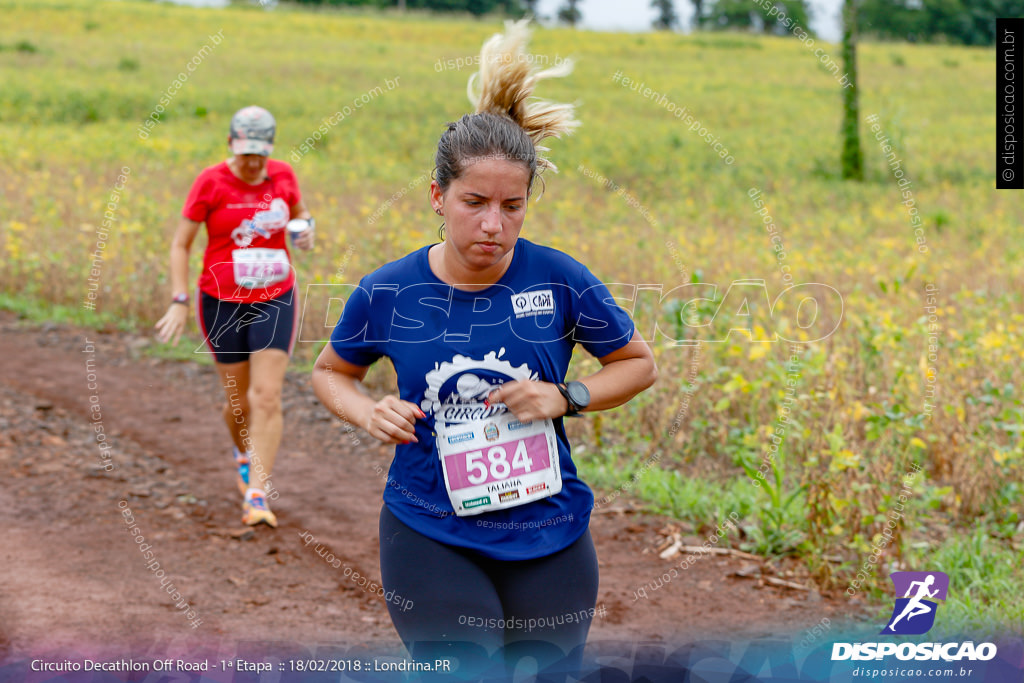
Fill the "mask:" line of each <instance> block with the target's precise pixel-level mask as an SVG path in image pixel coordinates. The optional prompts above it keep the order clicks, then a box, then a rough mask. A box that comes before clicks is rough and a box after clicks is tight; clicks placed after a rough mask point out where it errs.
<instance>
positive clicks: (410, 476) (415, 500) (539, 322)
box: [331, 239, 634, 560]
mask: <svg viewBox="0 0 1024 683" xmlns="http://www.w3.org/2000/svg"><path fill="white" fill-rule="evenodd" d="M429 250H430V247H429V246H427V247H423V248H422V249H419V250H417V251H415V252H413V253H411V254H409V255H407V256H405V257H403V258H401V259H399V260H397V261H393V262H392V263H389V264H387V265H385V266H383V267H381V268H380V269H378V270H376V271H374V272H373V273H370V274H369V275H367V276H366V277H364V278H363V279H362V280H361V281H360V283H359V286H358V287H357V288H355V289H354V290H353V291H352V293H351V295H350V296H349V298H348V300H347V301H346V302H345V308H344V311H343V312H342V315H341V320H340V321H339V322H338V325H337V326H336V327H335V329H334V332H333V334H332V335H331V346H332V348H333V349H334V350H335V352H337V354H338V355H339V356H341V358H343V359H344V360H346V361H348V362H349V363H352V364H355V365H360V366H369V365H371V364H372V363H374V361H376V360H378V359H379V358H381V357H383V356H386V357H388V358H389V359H390V360H391V362H392V363H393V364H394V367H395V371H396V373H397V375H398V389H399V395H400V397H401V398H402V399H403V400H406V401H410V402H412V403H415V404H416V405H418V406H421V408H422V410H423V411H424V412H425V413H426V415H427V419H425V420H423V419H420V420H417V421H416V437H417V439H418V442H413V443H409V444H404V445H403V444H400V445H398V446H396V447H395V458H394V460H393V461H392V463H391V469H390V471H389V473H388V483H387V486H386V487H385V490H384V502H385V504H386V505H387V506H388V508H389V509H390V510H391V511H392V512H393V513H394V514H395V516H396V517H398V518H399V519H400V520H402V522H404V523H405V524H407V525H408V526H409V527H411V528H413V529H415V530H416V531H418V532H419V533H421V534H423V535H425V536H427V537H429V538H432V539H434V540H437V541H439V542H441V543H447V544H449V545H455V546H460V547H465V548H471V549H473V550H476V551H479V552H480V553H483V554H485V555H487V556H489V557H493V558H495V559H499V560H525V559H533V558H538V557H544V556H545V555H550V554H551V553H555V552H558V551H559V550H562V549H563V548H566V547H568V546H569V545H571V544H572V543H573V542H575V541H576V539H578V538H579V537H580V536H581V535H582V534H583V532H584V531H585V530H586V528H587V525H588V524H589V521H590V512H591V510H592V508H593V505H594V496H593V493H592V492H591V491H590V489H589V487H587V485H586V484H584V483H583V482H582V481H580V480H579V478H578V477H577V476H576V466H575V464H574V463H573V461H572V457H571V455H570V450H569V442H568V440H567V439H566V436H565V431H564V429H563V426H562V419H561V418H558V419H556V420H554V426H555V434H556V436H557V447H558V459H559V464H560V466H561V477H562V489H561V491H560V492H559V493H557V494H555V495H552V496H549V497H547V498H542V499H540V500H535V501H533V502H529V503H525V504H523V505H519V506H518V507H512V508H507V509H503V510H494V511H491V512H485V513H482V514H479V515H475V516H468V517H458V516H456V515H455V512H454V509H453V507H452V504H451V501H450V500H449V498H448V492H447V490H446V488H445V481H444V475H443V471H442V468H441V462H440V459H439V457H438V450H437V446H436V443H435V436H436V434H435V431H434V424H435V416H436V414H438V413H441V412H442V411H443V410H445V409H446V408H447V409H449V410H451V409H462V408H465V409H466V410H468V411H472V410H475V409H482V406H483V403H482V401H483V399H484V398H486V395H487V393H488V392H489V391H491V390H493V389H494V388H496V387H497V386H499V385H501V384H502V383H503V382H505V381H511V380H512V379H513V378H518V377H522V376H523V375H524V373H525V374H526V375H528V376H530V377H531V378H533V379H537V380H540V381H543V382H564V381H565V374H566V371H567V370H568V367H569V361H570V359H571V357H572V350H573V347H574V346H575V344H576V343H577V342H578V343H580V344H582V346H583V348H585V349H586V350H587V351H588V352H589V353H591V354H592V355H594V356H596V357H602V356H605V355H607V354H609V353H611V352H613V351H617V350H618V349H620V348H622V347H623V346H625V345H626V343H627V342H629V340H630V339H631V338H632V336H633V329H634V328H633V322H632V320H630V318H629V315H628V314H627V313H626V312H625V311H624V310H623V309H622V308H620V307H619V306H618V305H617V304H616V303H615V302H614V301H613V299H612V295H611V293H610V292H609V291H608V288H607V287H605V286H604V284H602V283H601V282H600V281H599V280H598V279H597V278H596V277H594V275H593V274H592V273H591V272H590V271H589V270H587V268H586V267H585V266H584V265H583V264H581V263H580V262H578V261H576V260H575V259H573V258H572V257H570V256H568V255H566V254H563V253H562V252H560V251H557V250H555V249H550V248H548V247H542V246H539V245H536V244H533V243H531V242H528V241H527V240H524V239H520V240H518V241H517V242H516V246H515V251H514V253H513V255H512V263H511V264H510V265H509V268H508V270H507V271H505V274H504V275H503V276H502V277H501V279H500V280H499V281H498V282H497V283H495V284H493V285H491V286H489V287H487V288H486V289H483V290H479V291H472V292H470V291H464V290H460V289H456V288H455V287H453V286H452V285H449V284H446V283H444V282H442V281H441V280H440V279H438V278H437V276H436V275H434V273H433V271H431V269H430V263H429V260H428V251H429Z"/></svg>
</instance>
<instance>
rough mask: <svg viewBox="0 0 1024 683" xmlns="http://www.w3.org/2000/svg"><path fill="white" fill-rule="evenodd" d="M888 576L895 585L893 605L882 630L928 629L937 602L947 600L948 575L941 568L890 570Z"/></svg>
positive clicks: (911, 632)
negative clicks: (933, 569)
mask: <svg viewBox="0 0 1024 683" xmlns="http://www.w3.org/2000/svg"><path fill="white" fill-rule="evenodd" d="M889 579H890V580H892V585H893V587H895V588H896V596H897V597H896V606H895V607H893V609H892V616H891V617H889V624H888V625H887V626H886V627H885V628H883V629H882V630H881V634H882V635H887V636H895V635H901V636H919V635H921V634H922V633H928V631H929V630H931V627H932V626H933V625H934V624H935V612H937V611H938V609H939V602H945V600H946V594H947V593H948V592H949V577H948V576H947V575H946V574H944V573H943V572H893V573H892V574H891V575H890V576H889ZM900 596H903V597H900Z"/></svg>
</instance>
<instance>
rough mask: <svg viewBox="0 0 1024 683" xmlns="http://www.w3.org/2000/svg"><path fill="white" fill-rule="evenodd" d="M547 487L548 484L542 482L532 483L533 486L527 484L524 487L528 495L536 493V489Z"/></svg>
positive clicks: (541, 489) (540, 489)
mask: <svg viewBox="0 0 1024 683" xmlns="http://www.w3.org/2000/svg"><path fill="white" fill-rule="evenodd" d="M547 487H548V485H547V484H544V483H541V484H534V485H533V486H527V487H526V495H530V494H531V493H537V491H543V490H544V489H546V488H547Z"/></svg>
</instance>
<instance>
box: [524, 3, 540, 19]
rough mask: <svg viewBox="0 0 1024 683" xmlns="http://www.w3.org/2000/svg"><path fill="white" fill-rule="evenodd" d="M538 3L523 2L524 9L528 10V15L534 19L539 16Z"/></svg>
mask: <svg viewBox="0 0 1024 683" xmlns="http://www.w3.org/2000/svg"><path fill="white" fill-rule="evenodd" d="M537 2H539V0H522V3H523V8H524V9H525V10H526V13H527V14H529V15H530V16H532V17H536V16H537V10H538V9H539V8H538V7H537Z"/></svg>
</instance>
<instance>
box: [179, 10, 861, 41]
mask: <svg viewBox="0 0 1024 683" xmlns="http://www.w3.org/2000/svg"><path fill="white" fill-rule="evenodd" d="M171 1H172V2H177V3H179V4H182V5H226V4H227V2H228V0H171ZM563 1H564V0H540V3H539V8H540V9H539V13H540V15H541V16H542V17H554V16H555V14H556V13H557V12H558V8H559V7H560V6H561V5H562V3H563ZM751 2H753V0H751ZM809 2H810V5H811V12H812V14H811V28H812V29H813V30H814V31H815V33H817V35H818V36H819V37H820V38H821V39H822V40H824V41H825V42H832V43H834V42H838V41H839V8H840V3H841V2H842V0H809ZM650 5H651V3H650V0H582V2H581V3H580V5H579V7H580V11H581V12H582V13H583V23H582V24H581V27H582V28H585V29H591V30H595V31H649V30H650V28H651V23H652V22H653V20H654V16H655V11H654V10H652V9H651V8H650ZM675 5H676V12H677V13H678V14H679V16H680V17H681V18H682V22H683V26H684V27H688V26H689V24H690V19H691V15H692V14H693V5H691V4H690V3H689V2H688V0H675Z"/></svg>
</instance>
